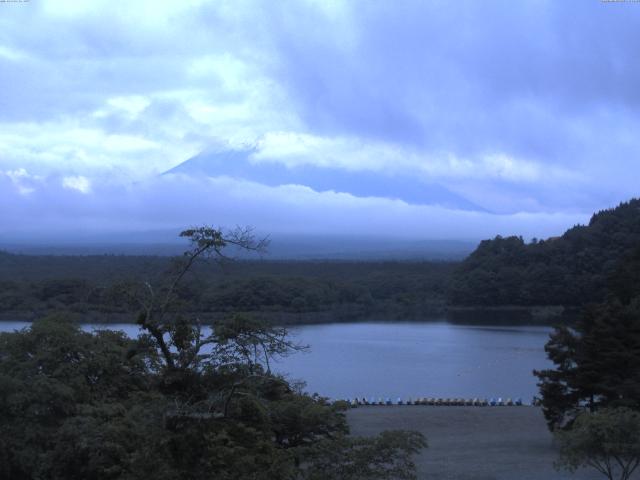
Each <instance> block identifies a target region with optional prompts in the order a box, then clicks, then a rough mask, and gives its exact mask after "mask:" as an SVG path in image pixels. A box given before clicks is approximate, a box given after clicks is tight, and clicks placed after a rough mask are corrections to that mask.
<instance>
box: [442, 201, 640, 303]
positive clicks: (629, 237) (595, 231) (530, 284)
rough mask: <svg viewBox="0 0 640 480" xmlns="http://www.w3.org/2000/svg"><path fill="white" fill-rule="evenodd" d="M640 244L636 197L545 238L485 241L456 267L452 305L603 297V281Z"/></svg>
mask: <svg viewBox="0 0 640 480" xmlns="http://www.w3.org/2000/svg"><path fill="white" fill-rule="evenodd" d="M638 245H640V200H639V199H633V200H630V201H629V202H625V203H621V204H620V205H619V206H617V207H616V208H612V209H608V210H603V211H600V212H598V213H596V214H594V215H593V216H592V217H591V220H590V222H589V224H588V225H577V226H575V227H573V228H571V229H569V230H567V231H566V232H565V233H564V234H563V235H562V236H560V237H552V238H549V239H546V240H537V239H532V240H531V241H530V242H528V243H527V242H525V241H524V239H523V238H522V237H515V236H511V237H501V236H498V237H496V238H494V239H493V240H485V241H483V242H481V243H480V245H479V246H478V248H477V249H476V250H475V251H474V252H473V253H472V254H471V255H469V257H467V258H466V259H465V260H464V261H463V262H462V263H461V264H460V265H459V266H458V267H457V268H456V269H455V271H454V273H453V275H452V277H451V279H450V282H449V286H448V291H447V297H448V301H449V302H450V303H451V304H453V305H472V306H479V305H481V306H498V305H520V306H531V305H564V306H575V307H579V306H582V305H585V304H588V303H597V302H600V301H602V300H603V299H604V298H605V296H606V292H607V282H608V281H609V279H610V277H611V276H612V274H613V273H614V272H615V270H616V268H618V266H619V265H620V263H622V262H625V260H626V257H628V256H629V255H631V254H632V253H633V250H634V249H635V248H636V247H637V246H638Z"/></svg>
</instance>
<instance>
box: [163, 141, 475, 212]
mask: <svg viewBox="0 0 640 480" xmlns="http://www.w3.org/2000/svg"><path fill="white" fill-rule="evenodd" d="M255 153H257V151H256V150H255V149H252V148H250V149H243V150H219V151H204V152H202V153H200V154H198V155H196V156H194V157H192V158H190V159H188V160H186V161H185V162H183V163H181V164H179V165H177V166H176V167H174V168H172V169H170V170H168V171H166V172H164V173H163V175H170V174H183V175H189V176H200V177H201V176H207V177H219V176H227V177H232V178H237V179H243V180H248V181H252V182H256V183H260V184H263V185H267V186H270V187H277V186H281V185H304V186H307V187H309V188H311V189H313V190H315V191H317V192H326V191H335V192H340V193H348V194H351V195H353V196H356V197H380V198H389V199H396V200H402V201H404V202H406V203H409V204H413V205H439V206H442V207H446V208H450V209H455V210H469V211H482V212H486V211H487V210H486V209H484V208H483V207H481V206H479V205H477V204H475V203H473V202H470V201H469V200H467V199H466V198H464V197H462V196H460V195H458V194H456V193H454V192H452V191H450V190H448V189H447V188H445V187H443V186H442V185H439V184H437V183H426V182H423V181H421V180H420V179H419V178H417V177H416V176H415V175H408V174H398V175H383V174H381V173H377V172H371V171H346V170H343V169H338V168H331V167H319V166H316V165H308V164H306V165H299V166H296V167H291V168H289V167H287V166H285V165H283V164H281V163H277V162H272V161H269V162H266V161H262V162H255V161H253V162H252V160H251V157H252V155H254V154H255Z"/></svg>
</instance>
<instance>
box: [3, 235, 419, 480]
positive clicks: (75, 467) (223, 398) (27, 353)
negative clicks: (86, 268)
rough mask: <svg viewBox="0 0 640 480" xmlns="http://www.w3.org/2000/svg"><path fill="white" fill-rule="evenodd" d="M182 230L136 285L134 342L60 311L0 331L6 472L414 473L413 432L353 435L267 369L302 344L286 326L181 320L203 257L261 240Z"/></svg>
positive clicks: (320, 402) (41, 475)
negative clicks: (172, 256)
mask: <svg viewBox="0 0 640 480" xmlns="http://www.w3.org/2000/svg"><path fill="white" fill-rule="evenodd" d="M183 236H186V237H188V238H190V239H191V240H192V245H191V249H190V250H188V251H187V252H185V255H184V256H183V257H182V258H181V259H178V260H177V261H176V262H175V263H174V265H173V269H172V270H170V271H169V272H167V274H166V275H165V277H164V278H161V281H160V282H157V283H156V284H153V285H152V284H151V283H150V282H144V283H142V284H139V283H136V282H132V283H131V284H129V286H130V289H129V295H130V299H131V302H130V303H131V304H137V305H138V308H139V312H140V313H139V315H138V323H139V325H140V327H141V329H142V333H141V334H140V336H139V337H138V338H137V339H129V338H127V337H126V336H124V334H122V333H118V332H112V331H98V332H93V333H87V332H84V331H82V330H81V329H80V328H79V327H78V326H77V325H75V324H72V323H70V322H69V321H68V320H67V319H66V318H61V317H58V318H47V319H44V320H41V321H38V322H36V323H34V324H33V325H32V326H31V327H30V328H28V329H25V330H23V331H21V332H15V333H2V334H0V460H1V461H2V463H1V464H0V480H27V479H39V480H45V479H47V480H48V479H51V480H58V479H60V480H62V479H76V478H77V479H92V480H93V479H95V480H103V479H104V480H107V479H125V480H137V479H146V478H156V479H161V480H164V479H175V478H181V479H186V480H191V479H192V480H201V479H207V478H211V479H224V480H227V479H228V480H236V479H237V480H240V479H247V478H251V479H255V480H262V479H264V480H271V479H273V480H280V479H292V480H293V479H307V478H308V479H312V478H313V479H315V478H328V479H332V478H335V479H336V480H337V479H339V478H340V479H354V480H356V479H363V480H364V479H369V478H380V479H383V478H401V479H410V478H415V467H414V465H413V463H412V462H411V455H413V454H414V453H416V452H417V451H418V450H419V449H420V448H422V447H423V446H425V443H424V439H423V438H422V436H421V435H420V434H419V433H416V432H390V433H385V434H383V435H381V436H379V437H375V438H370V439H361V438H354V437H350V436H349V435H348V433H349V432H348V427H347V423H346V420H345V416H344V413H343V408H342V406H341V405H331V404H329V403H328V402H327V401H326V399H324V398H321V397H318V396H309V395H307V394H304V393H302V392H301V391H300V390H299V389H295V388H293V387H292V386H291V385H289V383H288V382H287V381H286V380H285V379H283V378H282V377H279V376H276V375H273V374H272V373H271V372H270V368H269V362H270V359H271V358H273V357H274V356H283V355H288V354H289V353H292V352H295V351H297V350H299V349H300V348H301V347H299V346H297V345H295V344H293V343H292V342H290V341H289V340H288V338H287V333H286V330H285V329H283V328H276V327H273V326H269V325H267V324H265V323H263V322H260V321H257V320H255V319H253V318H251V317H248V316H246V315H234V316H232V317H231V318H229V319H228V320H227V321H225V322H222V323H217V324H215V325H213V326H212V329H211V331H210V332H206V333H205V332H204V331H203V329H202V328H201V326H200V322H199V321H198V320H197V318H196V319H193V320H191V321H189V320H188V319H187V318H188V317H187V316H186V315H185V314H184V313H183V312H181V311H180V308H179V307H180V305H181V297H180V294H179V292H180V288H181V287H182V283H183V280H184V278H185V276H186V274H187V273H189V272H190V271H191V270H192V268H193V266H194V265H195V261H196V260H197V259H199V258H201V257H204V256H206V255H209V254H214V255H221V249H222V248H224V247H225V246H227V245H235V246H237V247H240V248H245V249H252V248H260V246H261V245H262V244H261V243H260V242H258V243H254V241H253V238H252V237H251V235H250V234H249V233H247V230H236V231H235V232H231V233H230V234H228V235H226V236H225V235H223V234H222V233H221V232H220V231H219V230H215V229H210V228H204V229H193V230H187V231H185V232H183Z"/></svg>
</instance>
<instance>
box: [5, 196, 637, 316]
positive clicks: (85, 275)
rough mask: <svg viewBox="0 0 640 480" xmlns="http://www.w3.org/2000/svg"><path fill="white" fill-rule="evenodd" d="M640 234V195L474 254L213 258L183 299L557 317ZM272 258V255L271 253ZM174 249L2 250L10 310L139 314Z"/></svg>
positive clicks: (591, 293) (304, 312)
mask: <svg viewBox="0 0 640 480" xmlns="http://www.w3.org/2000/svg"><path fill="white" fill-rule="evenodd" d="M638 245H640V200H638V199H633V200H630V201H629V202H626V203H622V204H620V205H619V206H617V207H615V208H612V209H608V210H603V211H600V212H598V213H596V214H594V215H593V217H592V218H591V221H590V222H589V224H588V225H577V226H575V227H573V228H571V229H570V230H568V231H567V232H565V233H564V234H563V235H562V236H559V237H552V238H548V239H545V240H538V239H532V240H531V241H530V242H526V241H525V240H524V239H523V238H522V237H518V236H510V237H502V236H497V237H496V238H494V239H493V240H485V241H482V242H481V243H480V244H479V246H478V247H477V249H476V250H475V251H474V252H473V253H472V254H471V255H469V256H468V257H467V258H466V259H465V260H463V261H462V262H454V261H348V260H340V261H331V260H318V261H297V260H296V261H287V260H278V261H270V260H268V259H265V260H239V261H234V262H225V263H224V264H222V266H221V267H222V268H218V267H220V266H219V265H216V266H215V267H214V266H212V265H211V264H210V263H211V262H212V261H211V260H209V261H203V262H201V263H200V264H198V265H196V266H194V269H193V275H192V276H190V277H189V278H188V279H185V282H184V284H182V285H181V288H180V289H179V291H177V292H176V294H177V296H178V299H179V308H180V309H181V310H182V311H184V312H189V314H197V315H200V317H201V318H202V319H203V320H204V321H207V320H213V319H216V318H221V317H224V316H225V315H227V314H228V313H230V312H244V313H252V314H254V315H258V316H259V317H261V318H263V319H265V320H268V321H270V322H275V323H282V324H297V323H312V322H328V321H332V322H335V321H357V320H376V319H384V320H394V319H397V320H424V319H429V318H434V317H440V318H441V317H442V316H444V315H446V316H447V317H448V318H449V319H451V320H456V319H462V320H467V321H468V320H469V316H470V315H469V313H470V312H472V315H473V316H474V317H476V318H478V313H479V311H480V312H481V311H483V310H484V311H485V312H488V313H489V314H490V315H491V318H492V319H493V321H496V319H497V320H500V318H501V316H500V314H501V313H502V314H503V315H502V316H503V317H504V318H506V319H507V321H513V322H518V321H533V322H536V321H537V322H543V323H544V322H550V321H555V320H557V319H558V315H561V314H562V313H563V312H565V313H566V312H575V311H577V310H579V309H580V307H581V306H583V305H585V304H588V303H597V302H600V301H602V300H603V299H604V297H605V295H606V292H607V284H608V282H609V281H610V279H611V277H612V276H614V274H615V273H616V272H617V271H618V270H619V269H620V268H621V267H622V266H623V265H624V264H625V261H626V259H627V258H628V257H629V256H630V255H633V253H634V251H635V250H634V249H636V248H637V246H638ZM267 258H268V257H267ZM171 261H172V260H171V259H170V258H168V257H163V256H125V255H86V256H80V255H76V256H67V255H64V256H59V255H18V254H12V253H9V252H0V316H1V317H2V318H7V319H9V318H10V319H14V320H15V319H26V320H31V319H35V318H38V317H40V316H42V315H43V314H46V313H48V312H52V311H67V312H74V313H77V314H78V315H79V316H82V318H83V320H84V321H102V322H109V321H125V322H126V321H133V320H134V319H132V318H131V317H130V314H129V312H131V311H132V309H135V308H134V305H132V304H131V298H130V295H129V294H128V292H129V290H130V288H131V286H132V285H134V284H137V283H139V282H140V281H147V280H150V281H153V280H154V279H157V278H160V277H161V276H162V275H163V273H164V272H165V271H166V270H167V269H168V268H170V265H171Z"/></svg>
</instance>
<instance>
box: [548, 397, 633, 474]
mask: <svg viewBox="0 0 640 480" xmlns="http://www.w3.org/2000/svg"><path fill="white" fill-rule="evenodd" d="M556 438H557V440H558V443H559V445H560V458H559V460H558V462H557V464H556V466H557V467H558V468H565V469H568V470H569V471H575V470H577V469H578V468H580V467H584V466H586V467H592V468H595V469H596V470H598V471H599V472H600V473H602V474H603V475H604V476H606V477H607V478H608V479H609V480H614V479H620V480H628V479H629V478H631V475H632V474H633V472H634V471H635V470H636V469H637V468H638V465H640V413H639V412H637V411H633V410H630V409H627V408H616V409H609V408H604V409H602V410H599V411H597V412H594V413H589V412H584V413H582V414H580V415H579V416H578V417H577V418H576V420H575V422H574V423H573V425H572V427H571V429H569V430H566V431H559V432H557V433H556Z"/></svg>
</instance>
